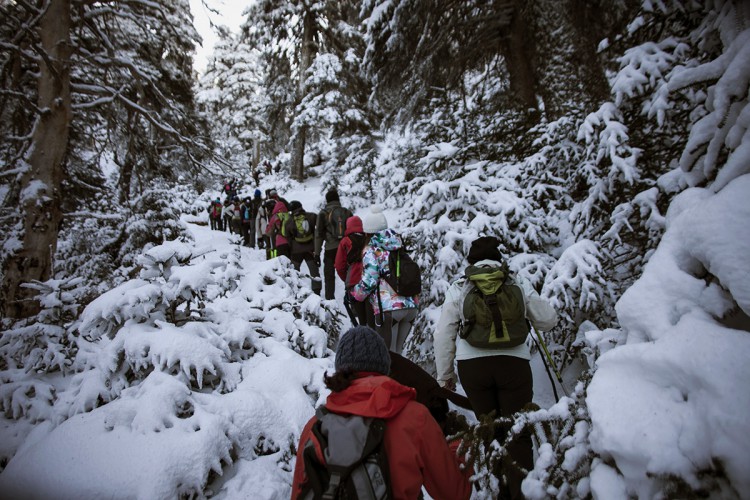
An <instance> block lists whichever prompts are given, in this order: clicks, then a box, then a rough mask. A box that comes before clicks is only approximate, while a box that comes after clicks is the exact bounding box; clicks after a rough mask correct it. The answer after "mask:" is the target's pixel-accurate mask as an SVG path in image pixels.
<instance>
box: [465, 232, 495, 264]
mask: <svg viewBox="0 0 750 500" xmlns="http://www.w3.org/2000/svg"><path fill="white" fill-rule="evenodd" d="M499 245H500V240H498V239H497V238H495V237H494V236H481V237H479V238H477V239H475V240H474V241H472V242H471V249H470V250H469V255H467V256H466V260H467V261H468V262H469V264H476V263H477V262H479V261H480V260H495V261H498V262H502V261H503V255H502V254H501V253H500V250H498V248H497V247H498V246H499Z"/></svg>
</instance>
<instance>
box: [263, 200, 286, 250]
mask: <svg viewBox="0 0 750 500" xmlns="http://www.w3.org/2000/svg"><path fill="white" fill-rule="evenodd" d="M288 211H289V210H287V208H286V205H285V204H284V202H283V201H277V202H276V205H275V206H274V207H273V212H272V214H271V218H270V219H269V220H268V228H266V235H268V236H269V237H271V238H273V237H274V236H276V239H275V240H274V245H273V247H274V248H278V247H280V246H281V245H288V244H289V241H288V240H287V239H286V238H284V237H283V236H281V219H279V216H278V215H277V214H278V213H279V212H288Z"/></svg>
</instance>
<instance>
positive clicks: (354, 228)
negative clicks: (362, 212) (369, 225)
mask: <svg viewBox="0 0 750 500" xmlns="http://www.w3.org/2000/svg"><path fill="white" fill-rule="evenodd" d="M364 232H365V231H364V229H362V219H360V218H359V216H357V215H352V216H351V217H349V218H348V219H346V231H345V232H344V236H349V235H350V234H352V233H364Z"/></svg>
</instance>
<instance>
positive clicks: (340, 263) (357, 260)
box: [335, 215, 376, 329]
mask: <svg viewBox="0 0 750 500" xmlns="http://www.w3.org/2000/svg"><path fill="white" fill-rule="evenodd" d="M367 240H368V239H367V236H366V235H365V232H364V229H362V219H360V218H359V217H358V216H356V215H352V216H351V217H349V218H348V219H347V220H346V236H344V238H343V239H342V240H341V243H339V248H338V250H337V251H336V260H335V267H336V273H337V274H338V275H339V278H341V281H343V282H344V289H345V291H344V306H345V307H347V308H351V312H353V313H354V316H355V317H356V318H357V323H358V324H360V325H367V326H369V327H370V328H373V329H375V328H376V327H375V316H374V315H373V313H372V308H371V307H370V306H369V304H367V301H361V302H360V301H358V300H356V299H355V298H354V297H352V294H351V289H352V287H354V285H356V284H357V283H359V281H360V280H361V279H362V253H363V252H364V249H365V245H366V244H367ZM347 311H348V309H347ZM350 314H351V313H350Z"/></svg>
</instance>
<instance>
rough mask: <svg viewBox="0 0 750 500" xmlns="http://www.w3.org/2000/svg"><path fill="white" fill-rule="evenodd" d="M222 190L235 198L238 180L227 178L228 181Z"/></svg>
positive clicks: (227, 195)
mask: <svg viewBox="0 0 750 500" xmlns="http://www.w3.org/2000/svg"><path fill="white" fill-rule="evenodd" d="M222 191H223V192H224V195H225V196H226V197H227V198H229V199H233V198H234V197H235V196H236V195H237V180H236V179H227V181H226V182H225V183H224V187H223V188H222Z"/></svg>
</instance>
